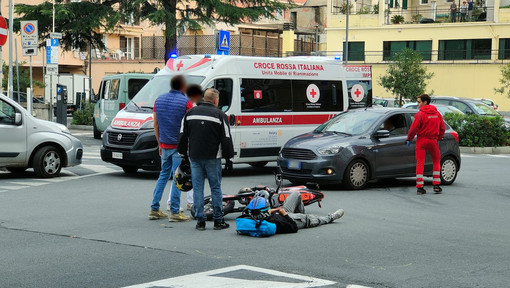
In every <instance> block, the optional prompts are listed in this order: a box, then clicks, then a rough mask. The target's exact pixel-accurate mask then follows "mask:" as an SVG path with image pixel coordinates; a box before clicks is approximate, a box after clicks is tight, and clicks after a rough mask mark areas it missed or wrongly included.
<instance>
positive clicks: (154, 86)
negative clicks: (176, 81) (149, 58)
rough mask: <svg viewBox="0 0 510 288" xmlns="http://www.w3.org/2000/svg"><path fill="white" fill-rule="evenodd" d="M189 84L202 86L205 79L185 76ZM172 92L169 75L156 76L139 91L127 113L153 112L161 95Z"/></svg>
mask: <svg viewBox="0 0 510 288" xmlns="http://www.w3.org/2000/svg"><path fill="white" fill-rule="evenodd" d="M184 77H186V81H187V83H188V84H201V83H202V81H203V80H204V78H205V77H203V76H191V75H184ZM168 91H170V77H169V76H168V75H161V76H155V77H154V78H153V79H152V80H151V81H149V83H147V84H145V86H143V88H142V89H141V90H140V91H138V93H137V94H136V96H135V97H134V98H133V99H132V100H131V102H129V104H128V105H127V107H126V110H127V111H131V112H134V111H140V110H147V111H152V107H153V106H154V101H156V98H158V96H159V95H161V94H164V93H167V92H168Z"/></svg>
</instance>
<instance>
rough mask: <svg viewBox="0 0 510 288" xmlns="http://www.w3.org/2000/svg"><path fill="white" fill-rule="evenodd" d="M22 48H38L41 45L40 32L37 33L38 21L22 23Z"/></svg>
mask: <svg viewBox="0 0 510 288" xmlns="http://www.w3.org/2000/svg"><path fill="white" fill-rule="evenodd" d="M20 23H21V47H23V48H37V45H38V43H39V32H38V31H37V20H30V21H21V22H20Z"/></svg>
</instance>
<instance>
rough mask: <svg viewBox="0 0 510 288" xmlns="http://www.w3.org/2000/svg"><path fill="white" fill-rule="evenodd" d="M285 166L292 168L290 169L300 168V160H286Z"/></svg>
mask: <svg viewBox="0 0 510 288" xmlns="http://www.w3.org/2000/svg"><path fill="white" fill-rule="evenodd" d="M287 168H289V169H292V170H301V162H299V161H287Z"/></svg>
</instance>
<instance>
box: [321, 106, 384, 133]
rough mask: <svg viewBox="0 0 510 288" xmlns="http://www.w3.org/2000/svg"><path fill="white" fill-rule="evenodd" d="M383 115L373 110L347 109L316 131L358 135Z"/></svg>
mask: <svg viewBox="0 0 510 288" xmlns="http://www.w3.org/2000/svg"><path fill="white" fill-rule="evenodd" d="M380 117H381V114H380V113H375V112H372V111H366V110H363V111H355V110H354V111H353V110H351V111H347V112H344V113H341V114H339V115H337V116H336V117H335V118H333V119H331V120H329V121H327V122H326V123H324V124H322V125H321V126H319V127H317V129H315V131H314V132H316V133H338V134H346V135H358V134H362V133H365V132H366V131H367V130H368V129H369V128H370V127H371V126H372V125H373V124H374V123H375V122H377V120H378V119H379V118H380Z"/></svg>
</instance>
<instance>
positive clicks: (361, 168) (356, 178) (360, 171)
mask: <svg viewBox="0 0 510 288" xmlns="http://www.w3.org/2000/svg"><path fill="white" fill-rule="evenodd" d="M368 175H369V168H368V165H367V163H366V162H365V161H363V160H354V161H352V162H351V163H350V164H349V166H347V169H346V170H345V174H344V179H343V182H344V185H345V186H346V187H347V188H348V189H353V190H359V189H363V188H365V187H366V186H367V184H368Z"/></svg>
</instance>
